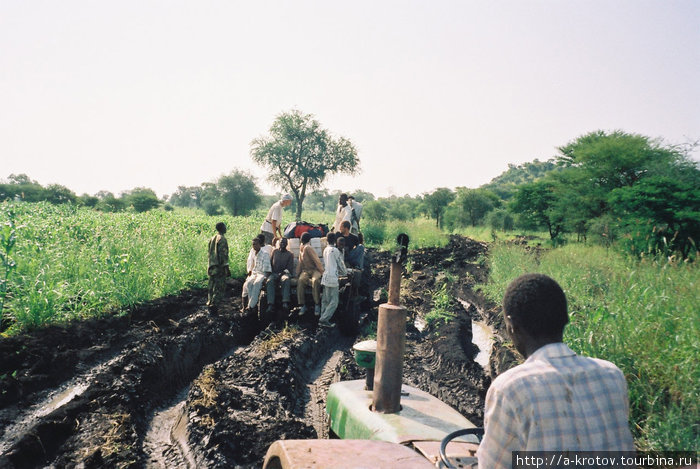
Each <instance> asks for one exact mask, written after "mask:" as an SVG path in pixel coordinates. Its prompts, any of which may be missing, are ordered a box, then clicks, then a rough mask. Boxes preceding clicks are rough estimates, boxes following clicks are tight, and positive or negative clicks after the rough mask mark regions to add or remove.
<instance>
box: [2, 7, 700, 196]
mask: <svg viewBox="0 0 700 469" xmlns="http://www.w3.org/2000/svg"><path fill="white" fill-rule="evenodd" d="M291 109H299V110H301V111H303V112H305V113H311V114H314V115H315V116H316V118H317V119H318V120H319V121H320V122H321V123H322V125H323V126H324V127H325V128H327V129H328V130H330V131H331V132H333V133H334V134H335V135H338V136H344V137H347V138H349V139H350V140H351V141H352V142H354V143H355V145H356V146H357V149H358V152H359V157H360V160H361V167H362V173H361V174H360V175H359V176H356V177H345V176H342V177H336V178H333V179H331V180H329V181H328V184H327V187H328V188H330V189H342V190H346V191H352V190H354V189H364V190H367V191H370V192H373V193H375V194H376V195H378V196H386V195H390V194H397V195H403V194H406V193H409V194H412V195H414V194H419V193H422V192H426V191H431V190H433V189H435V188H437V187H450V188H454V187H456V186H468V187H477V186H479V185H481V184H483V183H486V182H488V181H489V180H491V179H492V178H493V177H495V176H497V175H498V174H500V173H501V172H503V171H504V170H506V169H507V165H508V163H514V164H519V163H523V162H525V161H532V160H533V159H534V158H539V159H548V158H550V157H552V156H554V155H555V154H556V147H557V146H560V145H563V144H565V143H567V142H568V141H570V140H572V139H574V138H576V137H577V136H579V135H581V134H584V133H586V132H589V131H592V130H597V129H604V130H613V129H622V130H625V131H628V132H634V133H641V134H644V135H648V136H650V137H662V138H664V139H665V140H666V141H667V142H669V143H681V142H685V141H687V140H690V139H698V138H700V1H696V0H689V1H674V0H659V1H644V0H617V1H610V0H604V1H594V0H585V1H584V0H581V1H576V0H571V1H564V0H547V1H544V0H542V1H529V0H511V1H481V2H474V1H411V0H401V1H376V0H375V1H353V2H340V1H329V0H319V1H299V0H295V1H291V0H288V1H272V0H271V1H247V2H236V1H196V2H195V1H170V0H169V1H143V0H139V1H124V0H120V1H111V2H107V1H87V0H86V1H74V0H62V1H60V2H58V1H31V0H0V178H5V177H7V176H8V175H9V174H11V173H27V174H28V175H29V176H30V177H31V178H33V179H36V180H38V181H39V182H40V183H41V184H49V183H59V184H63V185H66V186H68V187H69V188H71V189H72V190H74V191H75V192H77V193H78V194H80V193H83V192H87V193H91V194H92V193H95V192H97V191H99V190H103V189H104V190H110V191H112V192H115V193H119V192H120V191H122V190H127V189H131V188H134V187H137V186H147V187H151V188H153V189H154V190H155V191H156V192H158V193H159V194H160V195H163V194H169V193H172V192H173V191H174V190H175V189H176V188H177V186H179V185H198V184H200V183H202V182H205V181H211V180H214V179H215V178H217V177H218V176H220V175H221V174H223V173H228V172H230V171H231V170H233V169H234V168H240V169H244V170H250V171H251V172H253V173H254V174H256V175H258V176H260V181H259V182H260V185H261V187H262V188H263V190H264V192H266V193H272V192H275V191H277V190H279V188H276V187H272V186H270V185H269V184H266V183H265V182H264V174H263V172H262V170H261V169H260V168H259V167H257V166H255V165H254V164H253V163H252V160H251V158H250V155H249V152H250V142H251V140H253V139H254V138H255V137H258V136H260V135H263V134H265V133H267V130H268V129H269V127H270V125H271V124H272V122H273V120H274V118H275V116H277V115H278V114H280V113H281V112H285V111H289V110H291ZM695 157H697V153H696V155H695Z"/></svg>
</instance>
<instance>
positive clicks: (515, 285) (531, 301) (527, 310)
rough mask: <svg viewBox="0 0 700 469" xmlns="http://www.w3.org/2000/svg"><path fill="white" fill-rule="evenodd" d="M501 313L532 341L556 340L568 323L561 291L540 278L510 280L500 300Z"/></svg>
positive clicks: (551, 283)
mask: <svg viewBox="0 0 700 469" xmlns="http://www.w3.org/2000/svg"><path fill="white" fill-rule="evenodd" d="M503 313H504V314H506V315H508V316H510V317H511V318H512V319H513V320H514V321H515V322H517V323H518V324H519V325H520V326H521V327H522V328H523V329H525V331H527V332H528V333H529V334H530V335H532V336H533V337H557V336H559V335H561V334H562V332H563V331H564V326H566V325H567V324H568V323H569V313H568V312H567V307H566V295H564V290H562V289H561V287H560V286H559V284H558V283H557V282H556V281H554V280H553V279H552V278H550V277H547V276H546V275H543V274H525V275H521V276H520V277H518V278H516V279H515V280H513V281H512V282H511V283H510V285H508V288H506V293H505V295H504V296H503Z"/></svg>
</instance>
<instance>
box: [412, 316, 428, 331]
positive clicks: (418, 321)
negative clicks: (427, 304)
mask: <svg viewBox="0 0 700 469" xmlns="http://www.w3.org/2000/svg"><path fill="white" fill-rule="evenodd" d="M413 325H414V326H416V329H418V330H419V331H420V332H423V330H424V329H425V328H426V326H427V325H428V323H427V322H425V319H423V318H422V317H420V316H418V315H417V314H416V320H415V321H413Z"/></svg>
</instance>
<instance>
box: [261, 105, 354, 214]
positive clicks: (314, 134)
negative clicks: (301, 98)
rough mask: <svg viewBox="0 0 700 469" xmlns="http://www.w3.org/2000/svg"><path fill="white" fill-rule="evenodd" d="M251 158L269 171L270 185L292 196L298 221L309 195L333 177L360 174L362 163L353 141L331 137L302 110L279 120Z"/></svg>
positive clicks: (279, 117) (291, 112)
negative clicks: (328, 177)
mask: <svg viewBox="0 0 700 469" xmlns="http://www.w3.org/2000/svg"><path fill="white" fill-rule="evenodd" d="M250 155H251V157H252V158H253V161H255V162H256V163H257V164H259V165H261V166H263V167H265V168H267V169H268V172H269V175H268V177H267V179H268V180H269V181H270V182H272V183H274V184H278V185H280V186H282V187H284V188H285V189H286V190H288V191H289V192H291V193H292V195H293V196H294V199H295V201H296V207H297V212H296V219H297V221H299V220H301V213H302V205H303V203H304V199H305V198H306V193H307V191H310V190H314V189H316V188H319V187H320V186H321V185H322V184H323V181H324V180H325V179H326V177H327V176H329V175H331V174H338V173H347V174H355V173H357V172H358V171H359V163H360V161H359V159H358V158H357V150H356V149H355V146H354V145H353V144H352V142H350V140H348V139H346V138H344V137H339V138H333V137H331V135H330V134H329V132H328V131H327V130H325V129H323V128H322V127H321V124H320V123H319V122H318V121H317V120H315V119H314V118H313V115H311V114H304V113H302V112H301V111H298V110H293V111H290V112H286V113H282V114H280V115H279V116H277V118H275V121H274V122H273V123H272V126H271V127H270V133H269V135H267V136H264V137H259V138H256V139H255V140H253V141H252V142H251V151H250Z"/></svg>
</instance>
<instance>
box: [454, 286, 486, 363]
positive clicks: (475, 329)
mask: <svg viewBox="0 0 700 469" xmlns="http://www.w3.org/2000/svg"><path fill="white" fill-rule="evenodd" d="M457 301H459V302H460V304H461V305H462V306H463V307H464V309H465V310H468V309H469V308H470V307H471V306H472V304H471V303H469V302H468V301H465V300H463V299H461V298H457ZM493 335H494V334H493V330H492V329H491V327H489V325H488V324H486V322H485V321H475V320H473V319H472V343H473V344H474V345H476V346H477V348H478V349H479V353H478V354H477V355H476V357H475V358H474V361H475V362H477V363H478V364H479V365H481V367H482V368H483V369H485V370H486V369H488V366H489V358H490V357H491V350H492V349H493Z"/></svg>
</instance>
